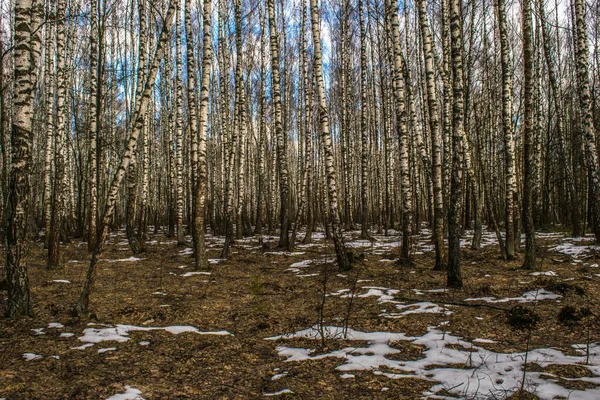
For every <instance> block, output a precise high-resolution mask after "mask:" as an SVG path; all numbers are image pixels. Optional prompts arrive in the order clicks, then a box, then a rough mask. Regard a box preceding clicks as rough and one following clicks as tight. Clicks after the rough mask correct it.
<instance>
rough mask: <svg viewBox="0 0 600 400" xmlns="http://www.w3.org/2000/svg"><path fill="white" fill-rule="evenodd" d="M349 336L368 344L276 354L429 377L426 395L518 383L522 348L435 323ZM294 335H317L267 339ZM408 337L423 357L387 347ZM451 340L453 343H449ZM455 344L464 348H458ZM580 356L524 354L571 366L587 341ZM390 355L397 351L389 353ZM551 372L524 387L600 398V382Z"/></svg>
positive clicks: (599, 368) (479, 394)
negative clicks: (498, 347)
mask: <svg viewBox="0 0 600 400" xmlns="http://www.w3.org/2000/svg"><path fill="white" fill-rule="evenodd" d="M324 332H325V335H326V337H327V338H328V339H330V340H333V339H342V338H343V337H344V328H342V327H336V326H327V327H324ZM346 337H347V339H349V340H360V341H367V342H368V345H366V346H364V347H361V346H354V347H346V348H343V349H341V350H335V351H332V352H329V353H325V354H319V355H315V356H312V355H311V354H312V353H313V352H314V350H311V349H304V348H292V347H286V346H278V347H277V351H278V353H279V355H280V356H284V357H287V360H286V361H304V360H320V359H324V358H339V359H340V360H341V361H342V363H341V364H340V365H338V366H337V367H336V369H337V370H338V371H344V372H346V371H361V370H367V371H368V370H370V371H373V373H374V374H377V375H383V376H386V377H388V378H391V379H400V378H419V379H424V380H428V381H431V382H432V386H431V388H430V389H429V391H427V392H425V393H424V395H425V396H431V395H434V394H435V393H436V392H438V391H440V390H442V389H446V390H448V391H449V392H451V393H453V394H455V395H458V396H460V397H461V398H488V397H498V396H500V397H505V396H506V395H507V394H508V393H510V392H513V391H516V390H517V389H518V388H520V386H521V379H522V376H523V372H522V367H523V364H524V359H525V354H524V353H496V352H493V351H489V350H486V349H484V348H481V347H478V346H476V345H475V344H474V343H475V342H479V343H488V342H490V341H489V340H487V339H476V340H473V342H468V341H465V340H462V339H461V338H460V337H457V336H453V335H450V334H448V333H447V332H442V331H440V330H438V329H436V328H435V327H429V328H428V332H427V333H425V334H424V335H423V336H421V337H412V336H407V335H405V334H404V333H390V332H361V331H356V330H353V329H347V331H346ZM292 338H306V339H320V338H321V334H320V331H319V329H317V327H313V328H308V329H304V330H301V331H298V332H295V333H291V334H287V335H282V336H275V337H270V338H267V339H266V340H285V339H292ZM399 340H402V341H409V342H411V343H412V344H414V345H417V346H423V347H424V348H425V350H424V351H423V353H422V356H423V358H421V359H419V360H399V359H398V358H399V357H398V354H400V353H401V351H400V350H398V349H396V348H394V347H391V346H390V344H391V343H393V342H395V341H399ZM448 345H453V346H455V348H450V347H448ZM456 347H462V349H458V348H456ZM574 348H575V349H576V350H577V351H578V352H579V354H581V355H580V356H568V355H565V354H563V353H562V352H560V351H558V350H556V349H536V350H532V351H530V352H529V354H528V362H530V363H536V364H539V365H540V366H542V367H545V366H548V365H550V364H561V365H573V364H580V365H581V363H582V362H583V361H584V359H585V345H575V346H574ZM591 354H592V357H591V363H592V365H583V366H584V367H585V368H588V369H589V370H590V372H592V373H593V374H595V375H600V365H599V364H598V362H597V358H598V354H600V345H599V344H593V345H591ZM388 355H395V356H394V357H392V358H393V359H392V358H387V356H388ZM453 364H462V365H463V367H462V368H451V365H453ZM381 367H384V368H389V369H392V370H394V371H396V373H389V372H382V371H380V370H379V369H380V368H381ZM549 375H550V376H552V375H551V374H548V373H544V372H533V371H529V372H528V373H527V378H526V382H525V387H526V388H530V389H531V388H533V389H535V390H534V393H535V395H537V396H538V397H540V398H541V399H544V400H545V399H553V398H556V397H558V396H562V397H565V398H569V399H573V400H577V399H580V400H585V399H591V398H600V387H597V388H593V389H588V390H584V391H581V390H570V389H566V388H563V387H562V386H560V385H558V384H557V382H556V380H554V379H552V378H551V379H545V378H544V376H546V377H548V376H549ZM569 380H572V381H578V380H579V381H585V382H590V383H594V384H597V385H600V376H595V377H591V378H590V377H585V378H579V379H569Z"/></svg>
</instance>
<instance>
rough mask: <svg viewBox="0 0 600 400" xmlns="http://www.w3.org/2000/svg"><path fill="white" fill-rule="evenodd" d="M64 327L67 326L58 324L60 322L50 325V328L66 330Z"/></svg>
mask: <svg viewBox="0 0 600 400" xmlns="http://www.w3.org/2000/svg"><path fill="white" fill-rule="evenodd" d="M64 327H65V326H64V325H63V324H61V323H58V322H50V323H49V324H48V328H55V329H61V328H64Z"/></svg>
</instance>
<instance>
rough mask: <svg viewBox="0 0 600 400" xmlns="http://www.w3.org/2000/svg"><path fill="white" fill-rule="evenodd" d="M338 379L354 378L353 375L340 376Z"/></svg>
mask: <svg viewBox="0 0 600 400" xmlns="http://www.w3.org/2000/svg"><path fill="white" fill-rule="evenodd" d="M340 378H342V379H351V378H355V376H354V374H341V375H340Z"/></svg>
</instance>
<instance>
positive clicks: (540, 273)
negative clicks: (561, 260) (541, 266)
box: [529, 271, 558, 276]
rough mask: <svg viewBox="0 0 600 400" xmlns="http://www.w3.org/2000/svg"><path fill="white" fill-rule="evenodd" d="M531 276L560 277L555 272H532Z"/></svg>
mask: <svg viewBox="0 0 600 400" xmlns="http://www.w3.org/2000/svg"><path fill="white" fill-rule="evenodd" d="M529 275H532V276H540V275H541V276H558V275H557V274H556V272H554V271H544V272H532V273H530V274H529Z"/></svg>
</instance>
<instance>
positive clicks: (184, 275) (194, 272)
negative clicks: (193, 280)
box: [179, 271, 212, 278]
mask: <svg viewBox="0 0 600 400" xmlns="http://www.w3.org/2000/svg"><path fill="white" fill-rule="evenodd" d="M211 273H212V272H207V271H193V272H186V273H185V274H182V275H179V276H183V277H184V278H187V277H188V276H194V275H210V274H211Z"/></svg>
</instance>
